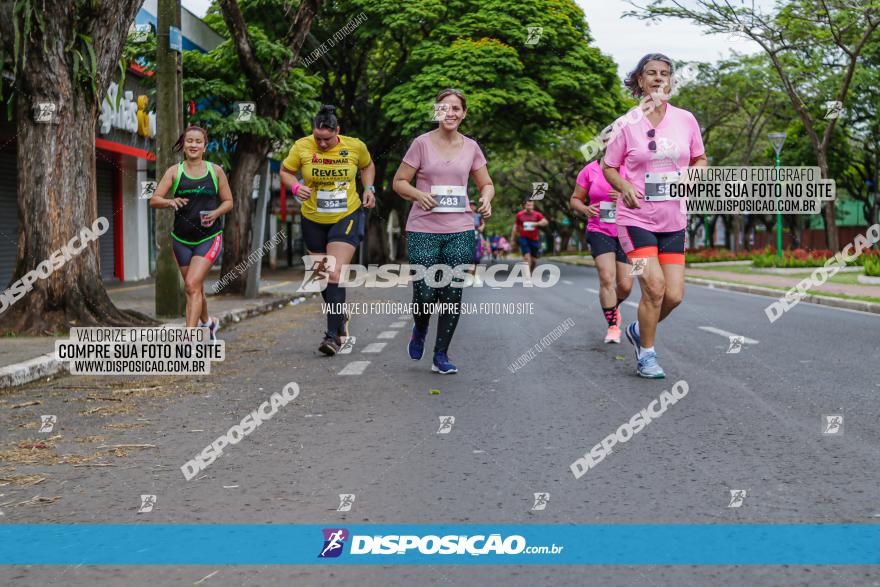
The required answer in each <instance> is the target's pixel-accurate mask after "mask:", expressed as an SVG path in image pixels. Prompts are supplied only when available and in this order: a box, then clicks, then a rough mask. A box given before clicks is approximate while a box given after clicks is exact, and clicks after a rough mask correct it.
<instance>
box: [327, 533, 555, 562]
mask: <svg viewBox="0 0 880 587" xmlns="http://www.w3.org/2000/svg"><path fill="white" fill-rule="evenodd" d="M323 534H324V536H323V547H322V550H321V553H320V554H319V555H318V558H331V557H333V558H335V557H338V556H339V555H340V554H342V552H343V548H344V545H345V543H346V541H348V542H349V543H350V544H351V546H350V548H349V554H351V555H365V554H366V555H388V554H420V555H471V556H481V555H493V554H494V555H517V554H559V553H561V552H562V549H563V548H565V547H564V546H561V545H556V544H551V545H549V546H547V545H542V546H528V545H527V544H526V539H525V537H523V536H521V535H519V534H511V535H509V536H506V537H502V535H501V534H489V535H488V536H487V535H485V534H476V535H474V536H468V535H453V534H449V535H445V536H438V535H435V534H428V535H423V536H422V535H417V534H386V535H372V536H366V535H360V534H353V535H349V532H348V530H346V529H345V528H325V529H324V530H323Z"/></svg>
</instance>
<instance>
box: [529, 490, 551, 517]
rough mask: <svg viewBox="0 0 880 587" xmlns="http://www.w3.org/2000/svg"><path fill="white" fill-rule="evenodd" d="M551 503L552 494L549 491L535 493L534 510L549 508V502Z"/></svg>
mask: <svg viewBox="0 0 880 587" xmlns="http://www.w3.org/2000/svg"><path fill="white" fill-rule="evenodd" d="M548 503H550V494H549V493H536V494H535V503H534V504H533V505H532V511H533V512H540V511H542V510H545V509H547V504H548Z"/></svg>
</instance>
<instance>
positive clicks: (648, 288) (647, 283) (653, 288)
mask: <svg viewBox="0 0 880 587" xmlns="http://www.w3.org/2000/svg"><path fill="white" fill-rule="evenodd" d="M641 288H642V297H643V298H646V299H647V300H648V301H650V302H654V303H657V304H659V303H660V302H661V301H662V300H663V298H664V296H665V295H666V283H665V282H664V279H663V277H662V276H661V277H659V278H657V277H652V278H647V279H643V280H642V282H641Z"/></svg>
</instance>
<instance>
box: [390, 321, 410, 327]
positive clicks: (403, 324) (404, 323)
mask: <svg viewBox="0 0 880 587" xmlns="http://www.w3.org/2000/svg"><path fill="white" fill-rule="evenodd" d="M404 326H406V322H395V323H394V324H389V325H388V328H403V327H404Z"/></svg>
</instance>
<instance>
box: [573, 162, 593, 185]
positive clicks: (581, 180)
mask: <svg viewBox="0 0 880 587" xmlns="http://www.w3.org/2000/svg"><path fill="white" fill-rule="evenodd" d="M589 170H590V166H589V165H586V166H584V168H583V169H581V172H580V173H578V177H577V182H576V183H577V184H578V185H579V186H581V187H582V188H584V189H585V190H587V191H588V192H589V191H590V171H589Z"/></svg>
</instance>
